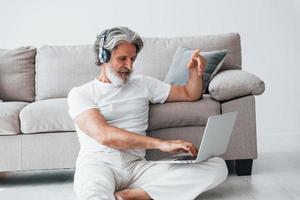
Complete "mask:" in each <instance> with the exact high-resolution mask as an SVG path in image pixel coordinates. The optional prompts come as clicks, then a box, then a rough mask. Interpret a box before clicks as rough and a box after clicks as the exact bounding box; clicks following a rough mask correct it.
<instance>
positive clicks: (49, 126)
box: [20, 98, 75, 133]
mask: <svg viewBox="0 0 300 200" xmlns="http://www.w3.org/2000/svg"><path fill="white" fill-rule="evenodd" d="M20 120H21V131H22V133H41V132H57V131H75V126H74V123H73V121H72V119H71V117H70V116H69V114H68V104H67V99H66V98H58V99H48V100H41V101H36V102H34V103H31V104H29V105H27V106H26V107H25V108H24V109H23V110H22V111H21V113H20Z"/></svg>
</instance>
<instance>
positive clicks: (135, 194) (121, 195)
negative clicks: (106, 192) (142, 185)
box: [115, 188, 152, 200]
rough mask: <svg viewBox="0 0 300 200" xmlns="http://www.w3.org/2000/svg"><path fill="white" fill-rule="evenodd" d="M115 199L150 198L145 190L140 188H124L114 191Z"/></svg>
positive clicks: (143, 199)
mask: <svg viewBox="0 0 300 200" xmlns="http://www.w3.org/2000/svg"><path fill="white" fill-rule="evenodd" d="M115 198H116V200H149V199H152V198H151V197H150V196H149V195H148V194H147V192H145V191H144V190H142V189H139V188H135V189H125V190H122V191H119V192H116V193H115Z"/></svg>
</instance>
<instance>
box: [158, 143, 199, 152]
mask: <svg viewBox="0 0 300 200" xmlns="http://www.w3.org/2000/svg"><path fill="white" fill-rule="evenodd" d="M159 149H160V150H161V151H164V152H169V153H178V152H180V151H183V152H188V153H190V154H191V155H192V156H195V155H197V153H198V150H197V149H196V147H195V146H194V145H193V144H192V143H191V142H186V141H182V140H163V141H162V142H161V144H160V146H159Z"/></svg>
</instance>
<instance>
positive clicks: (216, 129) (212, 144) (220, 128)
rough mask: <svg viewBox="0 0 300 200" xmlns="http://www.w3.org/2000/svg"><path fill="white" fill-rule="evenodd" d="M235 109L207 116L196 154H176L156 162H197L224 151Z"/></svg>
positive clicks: (232, 124)
mask: <svg viewBox="0 0 300 200" xmlns="http://www.w3.org/2000/svg"><path fill="white" fill-rule="evenodd" d="M236 116H237V111H234V112H230V113H225V114H221V115H215V116H211V117H209V118H208V122H207V125H206V127H205V131H204V134H203V137H202V140H201V144H200V147H199V151H198V155H197V156H191V155H190V154H188V153H183V154H176V155H174V156H171V157H169V158H165V159H162V160H157V161H155V162H157V163H198V162H202V161H206V160H207V159H209V158H211V157H214V156H218V155H221V154H223V153H225V152H226V150H227V147H228V144H229V141H230V137H231V133H232V131H233V127H234V124H235V120H236Z"/></svg>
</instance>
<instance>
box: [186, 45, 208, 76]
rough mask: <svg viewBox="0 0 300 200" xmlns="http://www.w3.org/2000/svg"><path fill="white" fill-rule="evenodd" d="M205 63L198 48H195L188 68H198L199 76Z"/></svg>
mask: <svg viewBox="0 0 300 200" xmlns="http://www.w3.org/2000/svg"><path fill="white" fill-rule="evenodd" d="M205 65H206V60H205V58H204V57H203V56H201V55H200V49H197V50H195V51H194V52H193V53H192V55H191V59H190V60H189V62H188V68H189V69H194V68H197V69H198V75H199V76H201V75H202V74H203V72H204V69H205Z"/></svg>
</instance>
